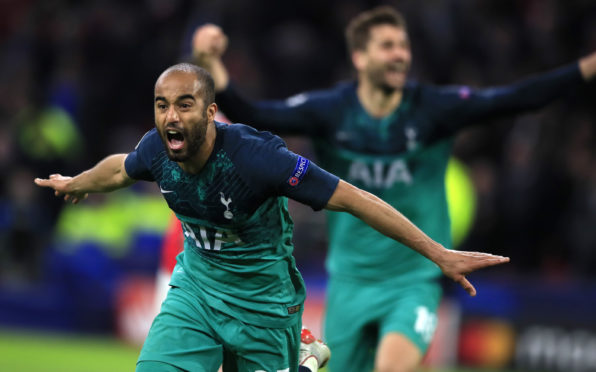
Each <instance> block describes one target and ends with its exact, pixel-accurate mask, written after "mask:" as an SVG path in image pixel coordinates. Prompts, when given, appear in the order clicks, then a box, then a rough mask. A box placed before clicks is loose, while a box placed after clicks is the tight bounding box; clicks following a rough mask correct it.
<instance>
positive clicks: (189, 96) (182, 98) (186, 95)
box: [155, 94, 196, 102]
mask: <svg viewBox="0 0 596 372" xmlns="http://www.w3.org/2000/svg"><path fill="white" fill-rule="evenodd" d="M184 99H192V100H193V101H196V99H195V97H194V96H193V95H192V94H183V95H181V96H179V97H178V98H176V101H182V100H184ZM157 101H165V102H168V100H167V99H166V97H162V96H157V97H155V102H157Z"/></svg>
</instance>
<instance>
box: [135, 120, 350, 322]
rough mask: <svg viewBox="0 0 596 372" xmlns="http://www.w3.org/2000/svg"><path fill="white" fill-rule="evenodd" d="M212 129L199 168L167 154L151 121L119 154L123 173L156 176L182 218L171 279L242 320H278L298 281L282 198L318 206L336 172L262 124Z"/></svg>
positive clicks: (293, 299)
mask: <svg viewBox="0 0 596 372" xmlns="http://www.w3.org/2000/svg"><path fill="white" fill-rule="evenodd" d="M216 129H217V136H216V141H215V146H214V149H213V152H212V154H211V156H210V158H209V159H208V161H207V163H206V164H205V166H204V168H203V169H202V170H201V172H200V173H199V174H189V173H186V172H184V171H183V170H182V169H181V168H180V167H179V165H178V164H177V163H176V162H173V161H171V160H169V158H168V156H167V154H166V150H165V148H164V146H163V143H162V141H161V139H160V137H159V134H158V133H157V131H156V130H155V129H153V130H151V131H149V132H148V133H147V134H146V135H145V136H144V137H143V139H142V140H141V142H140V143H139V144H138V145H137V148H136V149H135V151H133V152H132V153H130V154H129V155H128V156H127V158H126V162H125V166H126V172H127V173H128V174H129V176H130V177H132V178H134V179H140V180H147V181H155V182H157V184H158V185H159V188H160V191H161V193H162V195H163V197H164V198H165V200H166V201H167V203H168V205H169V206H170V208H171V209H172V210H173V211H174V212H175V213H176V216H178V218H179V219H180V221H181V222H182V227H183V230H184V235H185V242H184V251H183V252H182V253H181V254H180V255H179V256H178V257H177V260H178V264H177V266H176V268H175V269H174V273H173V276H172V280H171V283H170V284H171V285H173V286H177V287H181V288H183V289H185V290H187V291H189V292H191V293H194V294H196V295H197V297H198V298H199V299H200V300H201V301H204V302H205V303H206V304H208V305H209V306H211V307H213V308H215V309H218V310H220V311H222V312H225V313H227V314H231V315H233V316H235V317H236V318H237V319H240V320H241V321H244V322H246V323H250V324H255V325H258V326H264V327H278V328H285V327H288V326H289V325H291V324H293V322H295V321H296V320H297V317H298V316H299V314H300V313H301V311H300V306H301V305H302V302H303V301H304V298H305V288H304V283H303V280H302V278H301V276H300V274H299V273H298V270H297V269H296V266H295V262H294V259H293V257H292V250H293V246H292V228H293V223H292V219H291V218H290V215H289V214H288V208H287V197H290V198H292V199H295V200H297V201H300V202H302V203H305V204H307V205H310V206H311V207H312V208H313V209H315V210H319V209H322V208H323V207H324V206H325V205H326V204H327V202H328V200H329V198H330V197H331V195H332V194H333V192H334V190H335V188H336V186H337V183H338V178H337V177H335V176H333V175H331V174H329V173H327V172H325V171H324V170H322V169H321V168H319V167H318V166H317V165H315V164H314V163H312V162H310V161H309V160H308V159H306V158H304V157H302V156H299V155H296V154H294V153H292V152H290V151H288V150H287V148H286V146H285V143H284V142H283V141H282V140H281V139H280V138H279V137H277V136H274V135H272V134H270V133H268V132H257V131H256V130H254V129H253V128H251V127H248V126H245V125H242V124H236V125H226V124H221V123H217V122H216Z"/></svg>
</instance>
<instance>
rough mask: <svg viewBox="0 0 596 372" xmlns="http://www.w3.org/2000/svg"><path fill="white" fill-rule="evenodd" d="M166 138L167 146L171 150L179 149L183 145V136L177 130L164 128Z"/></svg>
mask: <svg viewBox="0 0 596 372" xmlns="http://www.w3.org/2000/svg"><path fill="white" fill-rule="evenodd" d="M166 138H167V140H168V146H169V147H170V149H172V150H173V151H177V150H180V149H182V147H184V136H183V135H182V133H180V132H178V131H177V130H172V129H168V130H166Z"/></svg>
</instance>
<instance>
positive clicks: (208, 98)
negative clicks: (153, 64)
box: [161, 63, 215, 108]
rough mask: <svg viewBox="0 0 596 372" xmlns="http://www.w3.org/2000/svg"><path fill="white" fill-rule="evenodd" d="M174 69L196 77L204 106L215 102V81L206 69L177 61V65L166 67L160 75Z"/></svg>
mask: <svg viewBox="0 0 596 372" xmlns="http://www.w3.org/2000/svg"><path fill="white" fill-rule="evenodd" d="M174 71H180V72H187V73H192V74H194V75H195V76H196V77H197V80H198V81H199V83H201V87H200V88H199V94H200V95H201V96H202V97H203V103H204V104H205V108H207V106H209V105H210V104H212V103H214V102H215V83H214V82H213V77H212V76H211V74H210V73H209V72H208V71H207V70H205V69H204V68H202V67H199V66H197V65H193V64H192V63H178V64H177V65H173V66H170V67H168V68H167V69H166V70H165V71H164V72H163V73H162V74H161V76H164V75H166V74H169V73H170V72H174Z"/></svg>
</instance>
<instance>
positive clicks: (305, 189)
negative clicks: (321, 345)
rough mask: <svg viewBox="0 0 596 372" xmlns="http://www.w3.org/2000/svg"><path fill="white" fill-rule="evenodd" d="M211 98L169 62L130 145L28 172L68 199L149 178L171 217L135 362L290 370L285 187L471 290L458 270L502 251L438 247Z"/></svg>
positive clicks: (191, 70) (291, 294)
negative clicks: (178, 248) (163, 269)
mask: <svg viewBox="0 0 596 372" xmlns="http://www.w3.org/2000/svg"><path fill="white" fill-rule="evenodd" d="M214 96H215V91H214V85H213V79H212V78H211V76H210V75H209V74H208V73H207V72H206V71H205V70H203V69H201V68H199V67H197V66H194V65H190V64H179V65H175V66H172V67H170V68H168V69H167V70H165V71H164V72H163V73H162V74H161V75H160V77H159V78H158V80H157V82H156V84H155V100H154V110H155V127H156V128H154V129H152V130H151V131H149V132H148V133H147V134H146V135H145V136H144V137H143V138H142V139H141V141H140V142H139V144H138V145H137V147H136V148H135V150H134V151H132V152H131V153H129V154H116V155H111V156H108V157H107V158H105V159H104V160H102V161H101V162H99V163H98V164H97V165H96V166H95V167H93V168H91V169H90V170H87V171H85V172H82V173H81V174H79V175H77V176H76V177H65V176H62V175H60V174H53V175H51V176H50V177H49V179H35V183H36V184H37V185H39V186H45V187H50V188H52V189H54V190H55V194H56V195H57V196H62V195H64V199H65V200H66V201H71V202H73V203H78V202H79V201H80V200H82V199H84V198H86V197H87V195H88V193H92V192H106V191H111V190H115V189H118V188H122V187H125V186H129V185H131V184H132V183H134V182H135V180H145V181H154V182H156V183H157V184H158V186H159V188H160V191H161V193H162V195H163V197H164V198H165V199H166V202H167V203H168V205H169V206H170V208H171V209H172V210H173V211H174V212H175V213H176V216H177V217H178V219H179V220H180V221H181V223H182V227H183V230H184V235H185V249H184V251H183V252H182V253H181V254H180V255H179V256H178V263H177V265H176V267H175V269H174V274H173V276H172V279H171V285H172V288H171V289H170V291H169V292H168V295H167V298H166V300H165V301H164V303H163V305H162V307H161V311H160V313H159V315H158V316H157V317H156V319H155V321H154V322H153V324H152V326H151V330H150V331H149V335H148V336H147V339H146V341H145V344H144V345H143V348H142V350H141V353H140V356H139V360H138V363H137V371H179V370H187V371H217V369H218V368H219V366H220V365H221V364H222V363H223V370H224V371H246V372H249V371H250V372H254V371H261V370H266V371H286V370H287V371H297V370H298V364H299V360H298V359H299V347H300V332H301V315H302V306H303V301H304V298H305V286H304V282H303V280H302V278H301V276H300V274H299V272H298V270H297V269H296V266H295V263H294V259H293V257H292V254H291V253H292V220H291V218H290V216H289V214H288V209H287V198H286V197H290V198H292V199H295V200H297V201H300V202H302V203H305V204H307V205H309V206H311V207H312V208H313V209H315V210H319V209H322V208H326V209H328V210H333V211H345V212H349V213H350V214H351V215H353V216H355V217H356V218H359V219H362V220H363V221H365V222H366V223H368V224H370V225H371V226H373V227H374V228H375V229H377V230H378V231H379V232H381V233H383V234H385V235H387V236H388V237H390V238H392V239H396V240H398V241H400V242H401V243H402V244H404V245H406V246H408V247H411V248H412V249H413V250H415V251H416V252H418V253H419V254H421V255H423V256H425V257H427V258H428V259H429V260H431V261H433V262H434V263H435V264H436V265H438V267H439V268H440V269H441V270H442V271H443V272H444V273H445V275H447V276H448V277H450V278H452V279H453V280H455V281H457V282H458V283H460V284H461V285H462V286H463V287H464V288H465V289H466V290H467V291H468V292H469V293H470V294H471V295H474V294H475V289H474V287H473V286H472V285H471V284H470V283H469V282H468V281H467V279H466V277H465V274H467V273H469V272H471V271H474V270H476V269H479V268H482V267H487V266H492V265H496V264H500V263H504V262H507V261H508V258H505V257H500V256H493V255H490V254H484V253H469V252H465V253H464V252H454V251H451V250H448V249H445V248H444V247H443V246H441V245H440V244H438V243H436V242H435V241H433V240H432V239H430V238H429V237H428V236H426V235H425V234H424V233H423V232H422V231H420V230H419V229H418V228H416V227H415V226H414V225H413V224H412V223H411V222H409V220H407V219H406V218H405V217H404V216H403V215H401V214H400V213H399V212H397V211H396V210H395V209H394V208H393V207H391V206H390V205H389V204H387V203H385V202H383V201H382V200H381V199H379V198H377V197H376V196H374V195H372V194H370V193H368V192H365V191H362V190H360V189H358V188H356V187H354V186H352V185H350V184H349V183H347V182H345V181H342V180H340V179H338V178H337V177H336V176H334V175H332V174H330V173H327V172H326V171H324V170H322V169H321V168H319V167H318V166H317V165H315V164H314V163H312V162H310V161H309V160H308V159H306V158H304V157H302V156H299V155H296V154H294V153H292V152H290V151H289V150H288V149H287V148H286V146H285V144H284V142H283V141H282V140H281V139H280V138H279V137H276V136H274V135H272V134H270V133H268V132H258V131H256V130H255V129H253V128H251V127H248V126H245V125H241V124H236V125H225V124H221V123H219V122H217V121H215V120H214V116H215V113H216V112H217V105H216V104H215V103H214ZM370 248H371V249H372V248H373V247H370ZM315 357H316V356H315ZM304 359H305V361H307V362H308V361H313V360H315V361H317V362H319V363H320V362H324V360H316V358H304ZM316 364H318V363H315V366H314V368H316V367H317V365H316ZM311 370H312V369H311Z"/></svg>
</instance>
